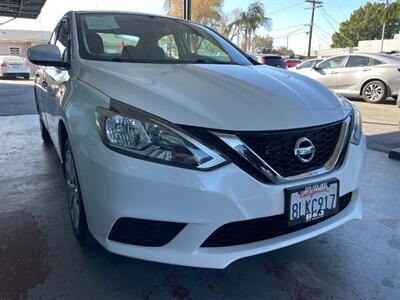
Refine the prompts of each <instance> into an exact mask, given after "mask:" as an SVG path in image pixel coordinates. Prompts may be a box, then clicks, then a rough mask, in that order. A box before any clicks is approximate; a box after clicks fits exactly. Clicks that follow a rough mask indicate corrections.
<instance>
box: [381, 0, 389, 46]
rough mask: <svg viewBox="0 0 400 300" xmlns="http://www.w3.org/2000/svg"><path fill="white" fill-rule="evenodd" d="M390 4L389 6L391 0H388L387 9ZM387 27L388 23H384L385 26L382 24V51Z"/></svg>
mask: <svg viewBox="0 0 400 300" xmlns="http://www.w3.org/2000/svg"><path fill="white" fill-rule="evenodd" d="M388 6H389V0H386V6H385V11H386V10H387V8H388ZM385 29H386V23H383V26H382V39H381V52H382V51H383V41H384V40H385Z"/></svg>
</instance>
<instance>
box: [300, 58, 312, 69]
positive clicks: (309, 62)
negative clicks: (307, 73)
mask: <svg viewBox="0 0 400 300" xmlns="http://www.w3.org/2000/svg"><path fill="white" fill-rule="evenodd" d="M313 64H314V61H313V60H309V61H305V62H303V63H302V64H300V65H299V68H311V66H312V65H313Z"/></svg>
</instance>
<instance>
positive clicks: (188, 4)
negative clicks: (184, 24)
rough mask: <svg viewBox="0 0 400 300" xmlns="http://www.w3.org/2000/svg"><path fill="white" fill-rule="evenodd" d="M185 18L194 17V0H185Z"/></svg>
mask: <svg viewBox="0 0 400 300" xmlns="http://www.w3.org/2000/svg"><path fill="white" fill-rule="evenodd" d="M183 18H184V19H185V20H189V21H190V20H191V19H192V0H183Z"/></svg>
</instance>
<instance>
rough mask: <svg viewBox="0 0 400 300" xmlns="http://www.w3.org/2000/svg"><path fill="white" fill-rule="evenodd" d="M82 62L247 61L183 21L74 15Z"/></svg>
mask: <svg viewBox="0 0 400 300" xmlns="http://www.w3.org/2000/svg"><path fill="white" fill-rule="evenodd" d="M77 28H78V40H79V54H80V55H81V57H82V58H84V59H91V60H101V61H115V62H134V63H135V62H136V63H167V64H171V63H176V64H195V63H197V64H202V63H204V64H240V65H251V63H250V61H249V60H248V59H247V58H246V57H245V56H244V55H243V54H242V53H240V52H239V51H238V50H236V49H235V48H234V47H233V46H232V45H230V44H229V42H227V41H226V40H225V39H223V38H222V37H220V36H219V35H218V34H216V33H214V32H213V31H212V30H209V29H208V28H206V27H204V26H201V25H197V24H193V23H189V22H186V21H183V20H178V19H170V18H165V17H157V16H147V15H135V14H126V13H82V14H77Z"/></svg>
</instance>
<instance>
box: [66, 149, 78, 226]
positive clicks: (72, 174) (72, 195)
mask: <svg viewBox="0 0 400 300" xmlns="http://www.w3.org/2000/svg"><path fill="white" fill-rule="evenodd" d="M65 180H66V184H67V197H68V203H69V211H70V215H71V220H72V225H73V226H74V228H75V229H76V230H78V229H79V222H80V201H81V196H80V195H81V193H80V190H79V184H78V179H77V176H76V170H75V164H74V159H73V157H72V153H71V151H70V150H69V149H67V151H66V152H65Z"/></svg>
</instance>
